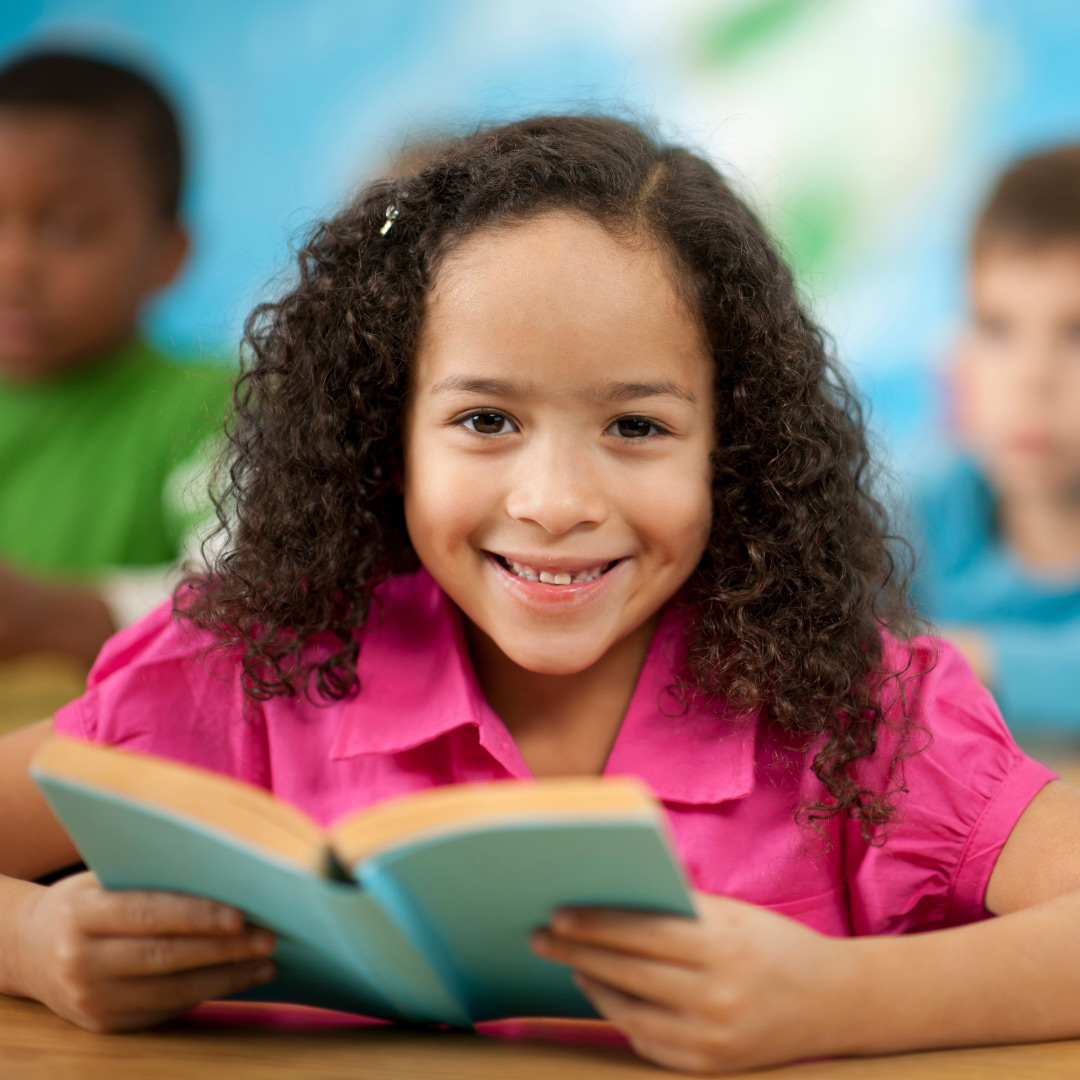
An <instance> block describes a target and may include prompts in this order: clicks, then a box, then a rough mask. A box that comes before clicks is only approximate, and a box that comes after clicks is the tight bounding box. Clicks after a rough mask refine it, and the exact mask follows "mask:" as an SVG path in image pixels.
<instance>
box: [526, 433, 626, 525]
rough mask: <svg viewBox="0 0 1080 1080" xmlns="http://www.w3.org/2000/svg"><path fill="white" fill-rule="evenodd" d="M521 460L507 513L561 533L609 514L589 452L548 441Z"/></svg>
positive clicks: (595, 521) (606, 501)
mask: <svg viewBox="0 0 1080 1080" xmlns="http://www.w3.org/2000/svg"><path fill="white" fill-rule="evenodd" d="M518 464H519V468H517V469H515V470H514V473H515V475H514V477H513V482H512V485H511V487H510V492H509V494H508V496H507V499H506V510H507V513H508V514H509V515H510V516H511V517H512V518H514V519H515V520H517V521H522V522H529V523H532V524H535V525H539V526H540V527H541V528H542V529H543V530H544V531H545V532H548V533H551V534H552V535H554V536H561V535H562V534H563V533H568V532H570V530H571V529H574V528H576V527H578V526H580V525H599V524H600V523H601V522H602V521H604V519H605V518H606V517H607V514H608V500H607V497H606V495H605V493H604V491H603V489H602V486H601V481H600V478H599V477H598V476H596V475H595V473H594V469H593V468H591V467H590V463H589V461H588V455H587V453H583V452H580V450H578V449H575V448H574V447H573V446H564V447H558V446H554V445H552V443H550V442H547V443H545V444H544V445H542V446H537V447H536V450H535V452H534V453H533V454H530V455H528V457H527V458H526V459H525V460H522V461H520V462H519V463H518Z"/></svg>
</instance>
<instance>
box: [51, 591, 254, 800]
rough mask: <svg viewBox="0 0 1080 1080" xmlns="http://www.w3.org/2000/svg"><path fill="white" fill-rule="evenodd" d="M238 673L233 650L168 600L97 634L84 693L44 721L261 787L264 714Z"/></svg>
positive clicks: (69, 731)
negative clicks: (105, 634)
mask: <svg viewBox="0 0 1080 1080" xmlns="http://www.w3.org/2000/svg"><path fill="white" fill-rule="evenodd" d="M240 674H241V666H240V657H239V654H238V652H237V651H236V650H235V649H224V648H221V647H220V646H218V645H217V643H216V641H215V639H214V638H213V637H212V636H211V635H209V634H207V633H205V632H203V631H200V630H198V629H197V628H196V627H195V626H194V625H193V624H192V623H191V622H190V621H188V620H186V619H184V618H182V617H180V616H177V615H174V613H173V610H172V602H171V601H168V602H166V603H164V604H162V605H161V606H160V607H157V608H155V609H154V610H153V611H151V612H150V613H149V614H148V615H146V616H145V617H144V618H142V619H140V620H139V621H138V622H135V623H133V624H132V625H131V626H128V627H125V628H124V629H123V630H121V631H120V632H119V633H118V634H116V635H114V636H113V637H112V638H110V639H109V640H108V641H107V642H106V643H105V645H104V647H103V648H102V650H101V652H100V653H99V655H98V658H97V660H96V662H95V663H94V666H93V667H92V668H91V669H90V675H89V677H88V679H87V689H86V693H85V694H84V695H83V696H82V697H80V698H77V699H76V700H75V701H72V702H70V703H69V704H67V705H65V706H63V707H62V708H61V709H60V710H59V711H58V712H57V713H56V717H55V719H54V722H53V730H54V731H55V732H56V734H58V735H69V736H72V737H75V738H80V739H85V740H87V741H89V742H97V743H106V744H108V745H112V746H122V747H125V748H127V749H130V750H137V751H140V752H141V753H146V754H154V755H157V756H159V757H165V758H170V759H172V760H174V761H180V762H184V763H187V764H190V765H198V766H200V767H201V768H204V769H211V770H213V771H214V772H219V773H224V774H226V775H229V776H233V777H235V778H236V779H239V780H244V781H246V782H248V783H251V784H257V785H259V786H261V787H269V785H270V770H269V755H268V751H267V741H266V728H265V723H264V720H263V717H262V713H261V711H260V710H259V709H258V708H257V704H256V703H254V702H252V701H251V699H250V698H247V697H246V696H245V695H244V693H243V688H242V683H241V679H240Z"/></svg>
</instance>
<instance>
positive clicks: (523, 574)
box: [488, 552, 622, 586]
mask: <svg viewBox="0 0 1080 1080" xmlns="http://www.w3.org/2000/svg"><path fill="white" fill-rule="evenodd" d="M488 554H489V555H491V557H492V558H493V559H494V560H495V562H497V563H498V564H499V566H501V567H502V568H503V569H504V570H505V571H507V573H510V574H513V575H514V577H516V578H519V579H520V580H522V581H535V582H539V583H540V584H542V585H557V586H567V585H583V584H586V583H587V582H590V581H595V580H596V579H597V578H600V577H603V576H604V574H606V573H607V572H608V571H609V570H612V569H614V568H615V567H616V566H617V565H618V564H619V563H620V562H622V560H621V559H612V560H611V561H610V562H604V563H598V564H596V565H595V566H588V567H583V568H581V569H578V570H574V571H555V570H541V569H539V568H537V567H533V566H528V565H526V564H524V563H519V562H516V561H515V560H513V559H508V558H506V556H504V555H499V554H498V553H496V552H489V553H488Z"/></svg>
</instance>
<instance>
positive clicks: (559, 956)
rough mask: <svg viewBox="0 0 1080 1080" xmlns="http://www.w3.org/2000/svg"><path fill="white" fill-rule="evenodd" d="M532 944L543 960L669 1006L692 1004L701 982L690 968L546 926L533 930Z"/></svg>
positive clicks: (676, 1006) (677, 1006)
mask: <svg viewBox="0 0 1080 1080" xmlns="http://www.w3.org/2000/svg"><path fill="white" fill-rule="evenodd" d="M531 944H532V947H533V951H534V952H536V953H537V954H538V955H539V956H542V957H544V959H545V960H554V961H556V962H557V963H560V964H567V965H568V966H570V967H572V968H573V969H574V970H575V972H580V973H582V974H584V975H588V976H591V977H592V978H593V979H596V980H598V981H600V982H603V983H605V984H606V985H607V986H610V987H615V988H616V989H618V990H622V991H624V992H625V993H627V994H633V995H635V996H636V997H639V998H642V999H645V1000H647V1001H651V1002H658V1003H660V1004H663V1005H668V1006H671V1007H672V1008H679V1007H684V1008H685V1007H687V1006H688V1005H690V1004H692V1003H693V1001H694V999H695V996H696V995H697V994H698V993H699V989H700V986H701V978H700V976H699V974H698V973H697V972H696V971H694V970H692V969H690V968H687V967H681V966H678V965H675V964H670V963H666V962H662V961H657V960H646V959H643V958H642V957H639V956H628V955H627V954H626V953H621V952H613V951H612V950H611V949H606V948H598V947H596V946H593V945H582V944H578V943H576V942H571V941H566V940H564V939H562V938H558V937H556V936H555V935H554V934H550V933H548V932H547V931H545V930H538V931H537V932H536V933H535V934H533V936H532V939H531Z"/></svg>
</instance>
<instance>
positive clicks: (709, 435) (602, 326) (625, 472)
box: [404, 212, 714, 674]
mask: <svg viewBox="0 0 1080 1080" xmlns="http://www.w3.org/2000/svg"><path fill="white" fill-rule="evenodd" d="M672 274H673V269H672V267H671V266H670V263H669V260H668V258H667V257H666V256H665V255H664V254H663V253H662V252H661V251H660V250H658V249H657V248H656V247H655V246H654V245H652V244H647V243H640V242H639V243H635V244H626V243H621V242H619V241H618V240H616V239H613V238H612V237H611V236H610V235H609V234H608V233H607V232H606V231H605V230H604V229H603V228H601V226H599V225H598V224H596V223H595V222H592V221H590V220H588V219H585V218H583V217H580V216H576V215H571V214H568V213H564V212H551V213H548V214H544V215H542V216H541V217H539V218H536V219H533V220H531V221H528V222H525V223H520V224H516V225H513V226H511V227H508V228H498V229H491V230H488V231H485V232H482V233H480V234H477V235H475V236H473V237H471V238H470V239H469V240H467V241H466V242H465V243H464V244H463V245H462V246H461V247H460V249H458V251H457V252H456V253H455V254H454V255H453V256H452V257H451V258H450V259H448V261H447V262H446V264H445V265H444V266H443V268H442V269H441V270H440V272H439V274H438V277H437V280H436V282H435V287H434V289H433V292H432V294H431V296H430V298H429V306H428V309H427V312H426V315H425V321H424V326H423V331H422V333H421V337H420V341H419V343H418V349H417V356H416V362H415V369H414V373H413V386H412V390H411V396H410V402H409V407H408V410H407V420H406V433H405V489H404V496H405V516H406V521H407V524H408V529H409V536H410V539H411V540H412V544H413V546H414V548H415V549H416V552H417V554H418V555H419V557H420V560H421V561H422V562H423V564H424V566H425V567H426V568H427V569H428V571H429V572H430V573H431V575H432V577H434V578H435V580H436V581H437V582H438V583H439V584H440V585H441V586H442V588H443V589H444V590H445V591H446V593H447V594H448V595H449V596H450V598H451V599H452V600H453V601H454V602H455V603H456V604H457V605H458V606H459V607H460V608H461V610H462V611H463V612H464V613H465V615H466V617H467V618H468V619H470V620H471V621H472V622H473V623H474V624H475V625H476V626H477V627H479V629H480V630H482V631H483V632H484V633H485V634H487V635H488V637H490V638H491V639H492V640H493V641H494V642H495V644H496V645H498V647H499V648H500V649H501V650H502V652H503V653H505V655H506V656H507V657H509V658H510V659H511V660H513V661H514V662H515V663H517V664H519V665H521V666H522V667H524V668H527V669H529V670H531V671H536V672H544V673H550V674H571V673H575V672H579V671H583V670H585V669H586V668H588V667H589V666H591V665H592V664H593V663H594V662H595V661H597V660H598V659H599V658H600V657H601V656H603V655H604V653H605V652H606V651H607V650H608V649H609V648H610V647H611V646H612V645H614V644H615V643H616V642H618V641H621V640H622V639H623V638H625V637H626V636H627V635H628V634H630V633H631V632H632V631H634V630H635V629H637V628H638V627H640V626H641V625H642V624H643V623H645V622H646V621H647V620H648V619H649V618H650V617H651V616H653V615H654V614H655V613H656V612H657V611H659V609H660V608H661V607H662V606H663V604H664V603H665V602H666V601H667V600H669V599H670V598H671V597H672V596H673V595H674V594H675V592H676V591H677V590H678V589H679V587H680V586H681V585H682V584H683V583H684V582H685V581H686V580H687V578H688V577H689V576H690V575H691V573H693V571H694V569H695V568H696V566H697V564H698V561H699V560H700V558H701V555H702V552H703V551H704V549H705V545H706V542H707V540H708V536H709V532H710V525H711V514H712V505H711V498H710V480H711V469H710V454H711V452H712V449H713V440H714V436H713V400H712V361H711V359H710V357H709V352H708V348H707V345H706V344H705V342H704V340H703V336H702V331H701V329H700V327H699V325H698V323H697V321H696V320H695V319H694V318H693V317H692V316H691V315H690V314H689V313H688V312H687V310H686V308H685V304H684V303H683V302H682V301H681V300H680V298H679V295H678V292H677V290H676V287H675V284H674V282H673V279H672Z"/></svg>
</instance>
